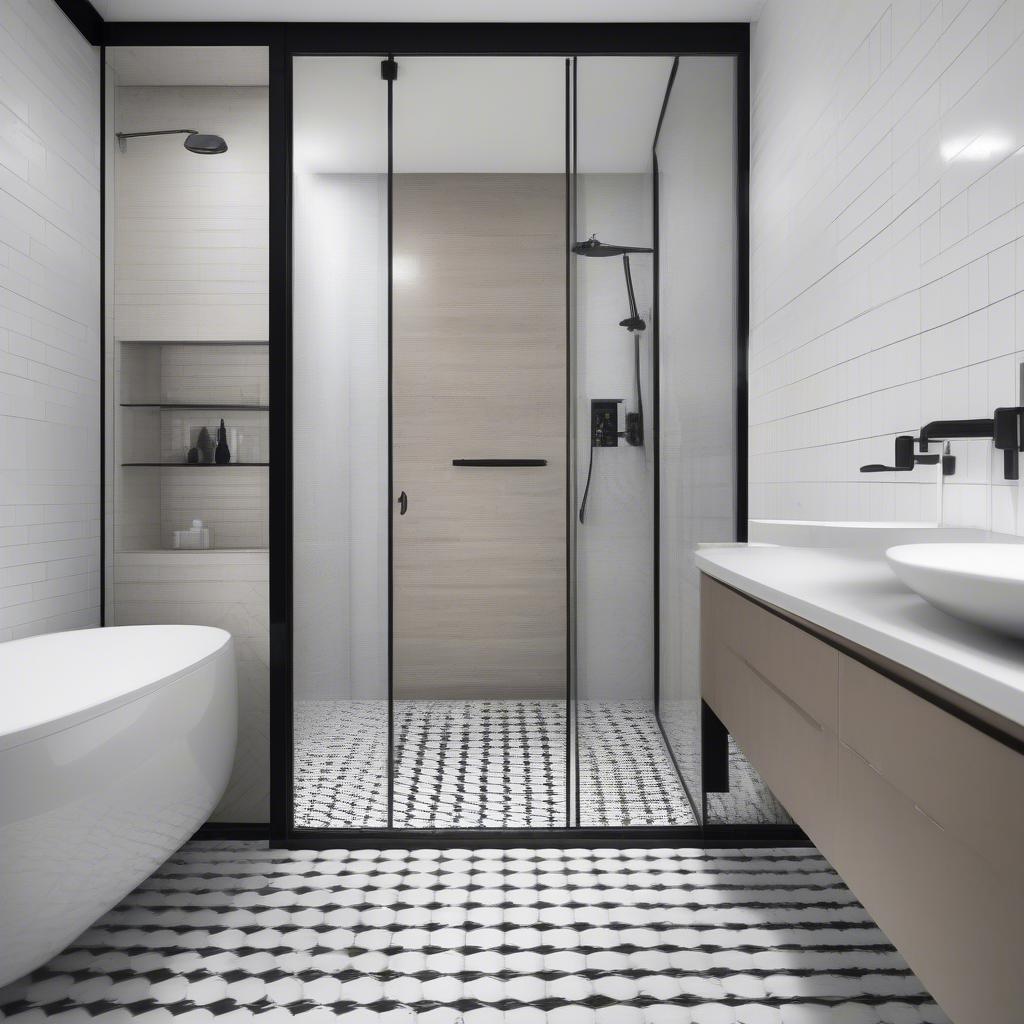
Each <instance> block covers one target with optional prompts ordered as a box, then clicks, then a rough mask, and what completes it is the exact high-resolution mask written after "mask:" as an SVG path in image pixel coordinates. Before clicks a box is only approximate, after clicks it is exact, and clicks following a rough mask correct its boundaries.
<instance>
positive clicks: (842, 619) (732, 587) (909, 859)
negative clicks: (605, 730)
mask: <svg viewBox="0 0 1024 1024" xmlns="http://www.w3.org/2000/svg"><path fill="white" fill-rule="evenodd" d="M697 565H698V568H699V569H700V570H701V572H702V578H701V614H702V631H701V645H702V648H701V672H702V695H703V699H704V702H705V703H706V705H707V706H708V707H709V708H710V710H711V711H713V712H714V715H715V716H717V718H718V719H719V720H720V721H721V722H722V723H723V724H724V726H725V728H726V729H728V731H729V732H730V733H731V734H732V736H733V737H734V739H735V740H736V742H737V743H738V744H739V745H740V747H742V749H743V751H744V753H745V754H746V755H747V757H748V758H749V759H750V761H751V762H752V763H753V765H754V767H755V768H756V769H757V770H758V772H760V774H761V775H762V777H763V778H764V780H765V781H766V783H767V784H768V785H769V786H770V787H771V788H772V790H773V791H774V792H775V794H776V796H777V797H778V798H779V799H780V800H781V801H782V803H783V804H784V805H785V807H786V809H787V810H788V811H789V813H790V814H791V815H792V816H793V818H794V819H795V820H796V822H797V823H798V824H799V825H800V826H801V827H802V828H803V829H804V831H805V832H806V833H807V834H808V836H809V837H810V838H811V839H812V840H813V841H814V843H815V844H816V845H817V846H818V847H819V849H820V850H821V852H822V853H823V854H824V855H825V856H826V857H828V859H829V860H830V861H831V862H832V863H833V865H834V866H835V867H836V869H837V870H838V871H839V873H840V874H841V875H842V876H843V878H844V880H845V881H846V882H847V883H848V885H849V886H850V888H851V889H852V890H853V892H854V893H855V894H856V896H857V897H858V899H860V900H861V902H862V903H863V904H864V906H865V907H866V909H867V910H868V912H869V913H870V914H871V915H872V917H874V918H875V920H876V921H877V922H878V924H879V925H880V926H881V927H882V929H883V930H884V931H885V933H886V934H887V935H888V937H889V938H890V939H891V940H892V942H893V943H894V944H895V945H896V946H897V947H898V948H899V949H900V951H901V952H902V953H903V955H904V956H905V957H906V959H907V961H908V962H909V964H910V966H911V967H912V968H913V970H914V971H915V973H916V974H917V975H918V976H919V977H920V978H921V980H922V981H923V982H924V984H925V985H926V986H927V987H928V988H929V990H930V991H931V992H932V993H933V995H934V996H935V997H936V999H937V1000H938V1001H939V1003H940V1004H941V1005H942V1006H943V1008H944V1009H945V1010H946V1012H947V1013H948V1014H949V1015H950V1016H951V1018H952V1019H953V1020H954V1021H956V1022H958V1024H960V1022H963V1024H973V1022H982V1021H983V1022H985V1024H1004V1022H1005V1024H1010V1022H1011V1021H1012V1022H1015V1024H1019V1022H1020V1020H1022V1019H1024V1017H1022V1014H1024V801H1021V798H1020V794H1021V793H1022V792H1024V643H1022V642H1020V641H1015V640H1012V639H1008V638H1005V637H1002V636H999V635H998V634H995V633H992V632H989V631H986V630H984V629H981V628H980V627H976V626H972V625H970V624H968V623H966V622H961V621H960V620H958V619H954V618H952V617H950V616H948V615H946V614H944V613H943V612H941V611H939V610H938V609H936V608H933V607H932V606H931V605H929V604H927V603H926V602H925V601H924V600H923V599H922V598H920V597H918V596H917V595H916V594H914V593H913V592H912V591H910V590H908V589H907V588H906V587H905V586H904V585H903V584H902V583H900V582H899V580H897V578H896V577H895V576H894V575H893V573H892V572H891V570H890V569H889V568H888V566H887V565H886V563H885V559H884V556H883V555H882V553H881V551H880V550H878V548H877V547H875V548H872V547H871V546H870V545H868V546H865V547H861V548H829V549H816V548H798V547H788V546H787V547H774V546H751V547H746V546H725V547H721V548H715V547H711V548H707V549H703V550H701V551H699V552H698V553H697ZM1021 613H1022V615H1024V609H1022V612H1021ZM711 721H712V722H713V721H714V719H711ZM705 756H707V752H706V755H705Z"/></svg>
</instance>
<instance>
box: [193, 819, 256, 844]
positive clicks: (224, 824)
mask: <svg viewBox="0 0 1024 1024" xmlns="http://www.w3.org/2000/svg"><path fill="white" fill-rule="evenodd" d="M270 832H271V829H270V822H268V821H207V822H205V823H204V824H202V825H200V826H199V828H198V829H197V830H196V832H195V834H194V835H193V836H192V839H193V840H200V841H209V840H212V839H229V840H230V839H244V840H249V841H250V842H251V841H261V840H267V841H269V840H270V838H271V835H270Z"/></svg>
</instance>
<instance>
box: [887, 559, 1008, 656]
mask: <svg viewBox="0 0 1024 1024" xmlns="http://www.w3.org/2000/svg"><path fill="white" fill-rule="evenodd" d="M885 557H886V558H887V559H888V561H889V565H890V566H891V567H892V571H893V572H894V573H896V575H897V576H898V577H899V578H900V579H901V580H902V581H903V582H904V583H905V584H906V585H907V586H908V587H910V589H911V590H913V591H916V592H917V593H918V594H920V595H921V596H922V597H923V598H924V599H925V600H926V601H929V602H930V603H931V604H933V605H935V606H936V608H941V609H942V610H943V611H944V612H949V614H950V615H955V616H956V617H957V618H960V619H967V621H968V622H975V623H977V624H978V625H979V626H986V627H987V628H989V629H995V630H998V631H999V632H1000V633H1009V634H1010V635H1011V636H1017V637H1021V638H1022V639H1024V544H901V545H898V546H897V547H894V548H889V550H888V551H886V553H885Z"/></svg>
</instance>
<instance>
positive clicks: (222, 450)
mask: <svg viewBox="0 0 1024 1024" xmlns="http://www.w3.org/2000/svg"><path fill="white" fill-rule="evenodd" d="M213 458H214V461H215V462H216V463H217V465H218V466H226V465H227V464H228V463H229V462H230V461H231V449H230V448H229V447H228V432H227V430H226V428H225V427H224V421H223V420H221V421H220V427H219V429H218V430H217V450H216V451H215V452H214V454H213Z"/></svg>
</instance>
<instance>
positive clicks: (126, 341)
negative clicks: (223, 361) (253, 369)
mask: <svg viewBox="0 0 1024 1024" xmlns="http://www.w3.org/2000/svg"><path fill="white" fill-rule="evenodd" d="M119 343H120V344H122V345H152V346H154V347H155V346H157V345H186V346H187V345H195V346H205V347H211V348H220V347H223V346H231V345H236V346H237V345H255V346H263V347H266V346H267V345H269V344H270V342H269V341H146V340H145V339H143V338H123V339H119Z"/></svg>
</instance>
